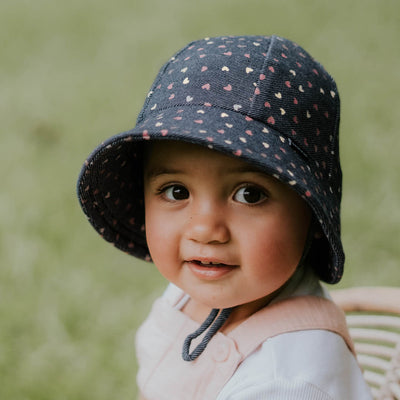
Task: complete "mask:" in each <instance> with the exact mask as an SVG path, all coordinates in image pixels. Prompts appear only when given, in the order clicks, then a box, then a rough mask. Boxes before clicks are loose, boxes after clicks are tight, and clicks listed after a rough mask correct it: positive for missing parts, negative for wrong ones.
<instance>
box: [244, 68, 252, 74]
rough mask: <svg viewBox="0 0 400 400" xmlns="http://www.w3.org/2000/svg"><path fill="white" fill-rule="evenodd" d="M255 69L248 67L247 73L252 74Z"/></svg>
mask: <svg viewBox="0 0 400 400" xmlns="http://www.w3.org/2000/svg"><path fill="white" fill-rule="evenodd" d="M253 71H254V70H253V68H250V67H246V73H247V74H249V73H250V72H253Z"/></svg>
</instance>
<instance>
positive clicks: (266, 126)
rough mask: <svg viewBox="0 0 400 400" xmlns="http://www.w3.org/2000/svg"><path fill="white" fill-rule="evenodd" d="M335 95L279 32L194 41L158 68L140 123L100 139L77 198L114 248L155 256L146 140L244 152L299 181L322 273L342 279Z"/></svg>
mask: <svg viewBox="0 0 400 400" xmlns="http://www.w3.org/2000/svg"><path fill="white" fill-rule="evenodd" d="M339 119H340V101H339V94H338V91H337V87H336V84H335V81H334V80H333V78H332V77H331V76H330V75H329V74H328V73H327V71H326V70H325V69H324V67H323V66H322V65H321V64H320V63H319V62H317V61H316V60H314V59H313V57H312V56H310V55H309V54H308V53H307V52H306V51H305V50H304V49H303V48H302V47H300V46H299V45H297V44H296V43H294V42H292V41H290V40H288V39H284V38H281V37H278V36H226V37H216V38H206V39H202V40H198V41H194V42H192V43H190V44H188V45H187V46H186V47H184V48H183V49H182V50H180V51H179V52H178V53H176V54H175V56H173V57H172V58H171V59H170V60H169V61H168V62H167V63H166V64H165V65H164V66H163V67H162V68H161V70H160V72H159V74H158V76H157V78H156V80H155V82H154V84H153V86H152V87H151V90H150V92H149V93H148V95H147V98H146V100H145V103H144V106H143V109H142V110H141V112H140V114H139V116H138V119H137V123H136V126H135V127H134V128H133V129H132V130H129V131H126V132H123V133H120V134H118V135H115V136H113V137H111V138H110V139H108V140H106V141H105V142H103V143H102V144H100V145H99V146H98V147H97V148H96V149H95V150H94V151H93V153H92V154H91V155H90V156H89V157H88V159H87V160H86V162H85V163H84V166H83V168H82V170H81V173H80V176H79V179H78V185H77V191H78V197H79V200H80V204H81V206H82V209H83V211H84V213H85V214H86V216H87V217H88V219H89V221H90V223H91V224H92V225H93V227H94V228H95V229H96V231H97V232H98V233H99V234H100V235H101V236H102V237H103V238H104V239H105V240H107V241H109V242H111V243H113V244H114V245H115V246H116V247H117V248H119V249H121V250H123V251H125V252H127V253H128V254H131V255H133V256H135V257H138V258H140V259H143V260H148V261H151V257H150V254H149V250H148V247H147V243H146V236H145V227H144V206H143V202H144V201H143V187H142V185H143V183H142V173H143V167H142V156H143V146H144V144H145V143H146V142H148V141H152V140H181V141H185V142H189V143H194V144H198V145H201V146H206V147H208V148H210V149H214V150H216V151H220V152H222V153H224V154H228V155H231V156H233V157H240V158H241V159H243V160H244V161H246V162H249V163H251V164H253V165H255V166H257V167H259V168H261V169H262V170H263V171H264V172H266V173H268V174H270V175H272V176H274V177H275V178H276V179H278V180H280V181H281V182H283V183H285V184H287V185H289V186H290V187H291V188H292V189H293V190H295V191H296V192H297V193H298V194H299V195H300V196H301V197H302V198H303V199H305V201H306V202H307V203H308V204H309V206H310V207H311V209H312V211H313V214H314V219H315V220H316V221H317V222H318V223H319V225H320V229H321V231H322V232H323V235H322V238H320V239H318V240H316V242H317V244H316V245H314V244H313V245H312V246H311V247H312V248H311V250H312V251H311V250H310V252H311V253H312V263H313V266H314V267H315V269H316V271H317V273H318V275H319V277H320V279H322V280H323V281H325V282H328V283H336V282H338V281H339V280H340V278H341V276H342V271H343V264H344V253H343V247H342V243H341V238H340V201H341V188H342V172H341V167H340V162H339V140H338V134H339Z"/></svg>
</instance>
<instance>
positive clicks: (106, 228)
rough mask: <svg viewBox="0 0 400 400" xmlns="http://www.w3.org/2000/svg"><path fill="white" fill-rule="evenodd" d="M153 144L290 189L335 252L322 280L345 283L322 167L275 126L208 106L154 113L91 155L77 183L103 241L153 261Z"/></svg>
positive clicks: (332, 204)
mask: <svg viewBox="0 0 400 400" xmlns="http://www.w3.org/2000/svg"><path fill="white" fill-rule="evenodd" d="M150 140H179V141H185V142H189V143H193V144H198V145H201V146H206V147H208V148H210V149H213V150H216V151H219V152H222V153H224V154H227V155H230V156H233V157H240V158H241V159H243V160H245V161H247V162H249V163H251V164H253V165H255V166H258V167H259V168H260V169H261V170H262V171H264V172H265V173H267V174H270V175H272V176H274V177H275V178H276V179H278V180H279V181H281V182H283V183H285V184H287V185H289V186H290V187H291V188H292V189H293V190H295V191H296V192H297V193H298V194H299V195H300V196H301V197H302V198H303V199H304V200H305V201H306V202H307V203H308V204H309V205H310V207H311V209H312V211H313V213H314V215H315V217H316V219H317V220H318V221H319V224H320V225H321V228H322V230H323V232H324V235H325V240H327V241H328V244H329V246H328V247H329V249H330V251H329V253H330V254H329V255H327V256H328V257H327V260H324V264H325V265H324V269H323V271H320V277H321V279H323V280H324V281H326V282H328V283H336V282H338V281H339V280H340V278H341V276H342V271H343V264H344V253H343V248H342V244H341V240H340V228H339V227H340V219H339V218H340V217H339V215H340V214H339V210H336V209H333V207H335V204H337V203H335V202H333V201H332V198H331V196H332V193H330V188H329V187H326V183H325V181H324V180H323V179H321V177H320V176H319V174H318V173H316V172H315V171H316V170H317V168H316V166H315V165H309V160H307V157H306V155H305V154H303V153H302V152H301V151H299V150H298V148H296V146H294V145H293V142H292V141H291V139H290V137H289V136H288V135H287V134H283V133H280V132H277V131H276V130H274V128H273V121H271V124H270V125H268V126H267V125H265V124H264V123H261V122H259V121H256V120H254V119H251V118H249V117H247V116H245V115H243V114H241V113H239V112H235V111H227V110H223V109H220V108H216V107H212V106H208V105H191V106H186V105H185V106H182V107H174V108H169V109H164V110H159V111H158V112H156V111H154V112H153V113H152V114H151V117H150V118H148V119H146V120H144V121H142V122H140V123H139V124H138V125H137V126H136V127H135V128H134V129H132V130H130V131H127V132H123V133H120V134H118V135H115V136H113V137H111V138H110V139H108V140H107V141H106V142H104V143H102V144H101V145H100V146H99V147H97V148H96V149H95V150H94V152H93V153H92V154H91V155H90V156H89V158H88V159H87V161H86V162H85V164H84V166H83V168H82V171H81V174H80V176H79V179H78V187H77V190H78V197H79V199H80V203H81V206H82V209H83V211H84V212H85V214H86V215H87V217H88V219H89V221H90V223H91V224H92V225H93V227H94V228H95V229H96V230H97V231H98V232H99V233H100V235H101V236H102V237H103V238H104V239H105V240H107V241H109V242H111V243H113V244H114V245H115V246H116V247H117V248H119V249H121V250H123V251H125V252H127V253H129V254H131V255H133V256H135V257H139V258H141V259H144V260H148V261H150V255H149V251H148V248H147V243H146V237H145V228H144V205H143V187H142V174H143V166H142V164H143V162H142V157H141V155H142V152H143V143H146V142H148V141H150ZM318 167H319V168H321V167H320V166H318ZM332 227H338V230H337V231H334V230H332ZM327 265H329V267H328V268H326V266H327Z"/></svg>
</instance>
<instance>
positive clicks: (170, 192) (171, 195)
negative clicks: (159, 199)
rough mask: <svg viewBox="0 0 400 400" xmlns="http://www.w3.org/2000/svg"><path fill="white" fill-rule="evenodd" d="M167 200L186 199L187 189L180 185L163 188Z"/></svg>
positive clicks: (187, 195)
mask: <svg viewBox="0 0 400 400" xmlns="http://www.w3.org/2000/svg"><path fill="white" fill-rule="evenodd" d="M163 194H164V196H165V197H166V199H167V200H172V201H176V200H186V199H188V198H189V191H188V190H187V189H186V188H185V186H182V185H171V186H168V187H166V188H165V189H164V190H163Z"/></svg>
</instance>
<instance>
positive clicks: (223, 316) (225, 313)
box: [182, 307, 234, 361]
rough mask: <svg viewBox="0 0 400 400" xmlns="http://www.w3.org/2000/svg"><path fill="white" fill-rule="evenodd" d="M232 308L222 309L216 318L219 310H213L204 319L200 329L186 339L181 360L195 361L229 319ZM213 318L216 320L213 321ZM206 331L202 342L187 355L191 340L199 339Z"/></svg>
mask: <svg viewBox="0 0 400 400" xmlns="http://www.w3.org/2000/svg"><path fill="white" fill-rule="evenodd" d="M233 308H234V307H231V308H224V309H223V310H222V311H221V313H220V314H219V316H218V318H217V315H218V313H219V311H220V310H219V309H218V308H213V309H212V310H211V312H210V314H209V315H208V317H207V318H206V320H205V321H204V322H203V323H202V324H201V325H200V327H199V328H198V329H197V330H196V331H195V332H193V333H191V334H190V335H188V336H187V337H186V339H185V341H184V342H183V347H182V358H183V359H184V360H185V361H193V360H195V359H196V358H197V357H198V356H199V355H200V354H201V353H202V352H203V351H204V349H205V348H206V347H207V345H208V342H209V341H210V340H211V338H212V337H213V336H214V335H215V334H216V333H217V331H218V330H219V329H220V328H221V327H222V326H223V325H224V323H225V322H226V320H227V319H228V318H229V316H230V315H231V312H232V310H233ZM215 318H217V319H216V320H215ZM214 320H215V322H214ZM213 322H214V323H213ZM208 328H210V329H208ZM207 329H208V331H207V332H206V334H205V335H204V338H203V340H202V341H201V342H200V343H199V344H198V345H197V347H196V348H195V349H194V350H193V351H192V353H189V351H190V345H191V343H192V340H193V339H195V338H197V337H199V336H200V335H201V334H202V333H203V332H205V331H206V330H207Z"/></svg>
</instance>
